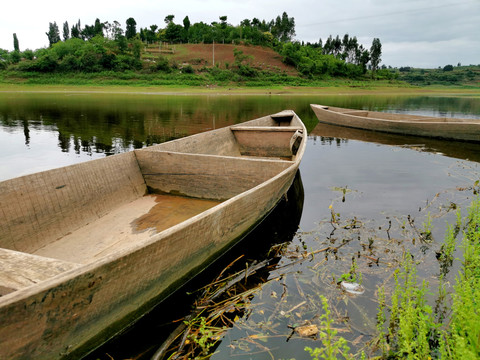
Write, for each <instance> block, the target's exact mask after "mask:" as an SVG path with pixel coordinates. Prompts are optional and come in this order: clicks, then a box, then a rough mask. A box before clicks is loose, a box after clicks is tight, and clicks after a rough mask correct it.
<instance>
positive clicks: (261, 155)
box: [0, 111, 305, 296]
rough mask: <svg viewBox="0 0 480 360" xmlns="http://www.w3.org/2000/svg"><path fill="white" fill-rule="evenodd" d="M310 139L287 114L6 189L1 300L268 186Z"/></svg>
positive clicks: (0, 206) (0, 222) (2, 190)
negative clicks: (302, 143) (255, 189)
mask: <svg viewBox="0 0 480 360" xmlns="http://www.w3.org/2000/svg"><path fill="white" fill-rule="evenodd" d="M302 129H303V125H302V124H301V122H300V121H299V120H298V118H297V117H296V116H295V114H294V113H293V112H289V111H286V112H282V113H279V114H277V115H272V116H266V117H264V118H260V119H257V120H252V121H249V122H247V123H242V124H240V125H234V126H231V127H227V128H222V129H218V130H214V131H210V132H205V133H201V134H196V135H193V136H190V137H186V138H182V139H177V140H174V141H171V142H168V143H163V144H159V145H155V146H152V147H149V148H144V149H141V150H135V151H132V152H128V153H123V154H119V155H113V156H109V157H105V158H102V159H99V160H93V161H89V162H85V163H80V164H75V165H71V166H67V167H63V168H58V169H53V170H48V171H44V172H40V173H35V174H32V175H26V176H22V177H19V178H15V179H10V180H6V181H3V182H1V183H0V296H2V295H6V294H9V293H12V292H14V291H16V290H18V289H22V288H25V287H29V286H32V285H34V284H36V283H38V282H41V281H44V280H46V279H49V278H51V277H54V276H56V275H58V274H61V273H63V272H66V271H69V270H72V269H76V268H79V267H81V266H84V265H85V264H90V263H94V262H96V261H98V260H99V259H102V258H104V257H106V256H110V257H112V256H113V257H114V256H116V255H115V254H116V253H118V252H119V251H121V250H125V249H128V248H131V247H132V246H138V245H139V244H141V243H142V242H145V241H149V240H151V239H152V238H153V237H155V239H157V238H161V236H162V235H161V234H160V233H161V232H162V231H165V230H167V229H170V228H171V227H172V226H175V225H178V224H180V223H182V222H183V221H186V220H188V219H191V218H192V217H195V216H201V215H200V214H201V213H202V212H205V211H207V210H209V209H211V208H213V207H215V206H217V205H219V204H221V203H222V202H223V201H226V200H228V199H230V198H232V197H234V196H236V195H239V194H241V193H242V192H245V191H247V190H249V189H251V188H253V187H255V186H257V185H259V184H261V183H263V182H265V181H267V180H268V179H270V178H272V177H274V176H276V175H277V174H279V173H280V172H282V171H283V170H285V169H287V168H288V167H290V166H291V165H292V164H293V163H294V162H295V159H296V149H295V145H296V146H297V148H298V145H299V142H301V141H302V136H301V135H302V134H299V132H301V131H302ZM298 139H300V140H298ZM303 139H304V137H303ZM292 140H293V141H292ZM303 141H305V140H303ZM159 234H160V235H159ZM157 236H158V237H157Z"/></svg>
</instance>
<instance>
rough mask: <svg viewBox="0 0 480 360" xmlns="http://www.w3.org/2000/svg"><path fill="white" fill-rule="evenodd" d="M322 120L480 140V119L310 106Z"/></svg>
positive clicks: (354, 125) (332, 122) (327, 122)
mask: <svg viewBox="0 0 480 360" xmlns="http://www.w3.org/2000/svg"><path fill="white" fill-rule="evenodd" d="M311 108H312V110H313V111H314V112H315V115H316V116H317V118H318V120H319V121H320V122H322V123H326V124H331V125H338V126H345V127H350V128H356V129H363V130H373V131H379V132H388V133H394V134H402V135H414V136H425V137H434V138H442V139H450V140H461V141H473V142H480V120H475V119H456V118H435V117H427V116H415V115H404V114H391V113H381V112H374V111H361V110H352V109H344V108H336V107H329V106H322V105H314V104H312V105H311Z"/></svg>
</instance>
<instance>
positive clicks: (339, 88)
mask: <svg viewBox="0 0 480 360" xmlns="http://www.w3.org/2000/svg"><path fill="white" fill-rule="evenodd" d="M7 92H22V93H28V92H32V93H130V94H144V95H148V94H151V95H315V94H322V95H364V94H385V95H387V94H388V95H395V94H399V95H438V96H444V95H449V96H469V97H480V88H464V87H454V86H451V87H450V86H448V87H446V86H436V87H433V86H432V87H430V86H429V87H418V86H409V85H404V84H389V83H386V82H360V83H358V84H357V83H348V82H346V81H336V80H332V81H328V82H325V84H322V85H319V86H258V87H255V86H217V85H211V86H210V85H207V86H169V85H155V86H147V85H138V86H137V85H135V84H133V83H132V84H129V85H61V84H53V85H38V84H35V85H31V84H1V83H0V93H7Z"/></svg>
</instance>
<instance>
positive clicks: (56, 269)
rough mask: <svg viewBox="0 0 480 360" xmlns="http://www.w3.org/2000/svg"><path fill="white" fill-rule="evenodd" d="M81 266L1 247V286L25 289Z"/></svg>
mask: <svg viewBox="0 0 480 360" xmlns="http://www.w3.org/2000/svg"><path fill="white" fill-rule="evenodd" d="M79 266H80V264H76V263H73V262H66V261H61V260H58V259H51V258H46V257H43V256H36V255H31V254H27V253H24V252H20V251H14V250H8V249H2V248H0V286H2V287H4V288H7V289H11V290H12V291H13V290H18V289H23V288H25V287H28V286H31V285H34V284H37V283H39V282H41V281H43V280H46V279H49V278H51V277H54V276H55V275H58V274H61V273H63V272H65V271H68V270H71V269H75V268H77V267H79ZM4 295H5V294H4Z"/></svg>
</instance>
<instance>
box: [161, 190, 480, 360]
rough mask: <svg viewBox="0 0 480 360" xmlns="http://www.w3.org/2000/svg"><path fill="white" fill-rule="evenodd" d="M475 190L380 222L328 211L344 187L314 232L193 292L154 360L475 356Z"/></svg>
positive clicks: (336, 204)
mask: <svg viewBox="0 0 480 360" xmlns="http://www.w3.org/2000/svg"><path fill="white" fill-rule="evenodd" d="M476 186H477V184H476V183H474V186H472V187H464V188H461V189H459V188H456V189H452V190H450V191H444V192H441V193H438V194H436V195H435V196H434V198H433V199H431V200H429V201H427V202H426V205H425V206H424V207H422V208H420V209H419V210H418V213H415V214H408V215H397V214H386V215H385V216H384V218H383V219H380V220H378V219H376V220H368V219H362V218H361V217H359V216H357V215H344V214H342V213H341V212H340V211H338V210H335V209H338V208H342V206H341V204H342V203H343V201H344V194H345V193H347V191H345V193H344V192H343V191H342V196H341V198H338V199H336V200H335V201H333V202H332V204H331V205H330V206H329V208H328V211H329V213H330V214H329V216H328V217H326V218H325V219H323V220H321V221H319V222H318V224H317V227H316V228H314V229H312V230H309V231H301V230H299V231H297V233H296V235H295V237H294V239H293V240H292V241H290V242H287V243H281V244H276V245H274V246H272V248H271V249H270V252H269V258H268V259H265V260H264V261H260V262H256V263H247V265H246V266H245V268H244V269H243V270H241V271H236V272H233V273H229V270H231V269H230V268H231V267H230V266H229V267H227V269H225V270H224V271H222V273H221V274H220V276H219V277H218V278H217V279H216V280H215V281H214V282H212V283H211V284H209V285H207V286H206V287H204V288H202V289H200V290H199V297H198V300H197V302H196V304H195V306H194V309H193V310H192V312H191V313H190V315H188V316H187V317H186V318H185V319H183V320H182V322H181V323H180V324H179V326H178V329H177V331H174V332H173V333H172V334H171V336H170V338H169V339H167V341H165V342H164V344H163V345H162V346H161V347H160V348H159V350H158V351H157V354H156V355H155V357H154V359H162V358H163V359H167V358H168V359H180V358H182V359H204V358H209V359H217V358H218V359H223V358H227V357H234V358H238V359H250V358H256V357H258V358H266V359H293V358H295V359H336V358H345V359H360V358H362V359H364V358H375V359H387V358H388V359H400V358H412V359H413V358H418V359H423V358H425V359H427V358H442V359H463V358H465V359H470V358H472V359H473V358H478V357H480V343H479V342H480V310H478V309H479V308H478V305H476V304H478V298H480V280H479V279H480V270H479V269H480V268H479V267H478V264H479V263H480V200H479V199H475V194H474V193H475V192H476ZM344 189H347V187H345V188H344ZM334 191H335V190H334ZM472 193H473V197H472ZM472 201H473V202H472ZM469 204H471V205H470V208H469V209H470V210H469V213H468V215H467V216H466V217H465V218H464V217H462V214H461V209H465V208H467V207H468V206H469ZM445 220H447V221H448V222H449V223H451V224H452V225H448V226H446V229H445ZM417 224H421V225H420V226H418V225H417ZM442 231H444V233H443V234H442ZM461 236H463V240H461V241H462V243H461V245H460V244H459V241H460V237H461ZM440 238H444V241H443V242H442V243H439V242H437V240H436V239H440ZM459 259H461V260H459ZM242 261H243V259H242ZM453 284H454V285H453ZM450 309H451V310H450ZM286 342H288V344H289V345H288V346H287V347H285V343H286ZM278 349H281V351H280V352H279V350H278Z"/></svg>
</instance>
